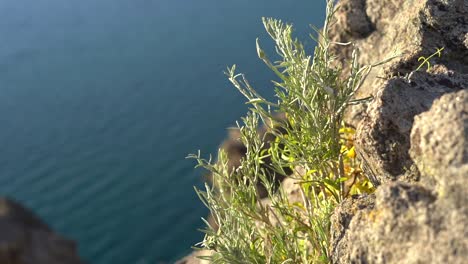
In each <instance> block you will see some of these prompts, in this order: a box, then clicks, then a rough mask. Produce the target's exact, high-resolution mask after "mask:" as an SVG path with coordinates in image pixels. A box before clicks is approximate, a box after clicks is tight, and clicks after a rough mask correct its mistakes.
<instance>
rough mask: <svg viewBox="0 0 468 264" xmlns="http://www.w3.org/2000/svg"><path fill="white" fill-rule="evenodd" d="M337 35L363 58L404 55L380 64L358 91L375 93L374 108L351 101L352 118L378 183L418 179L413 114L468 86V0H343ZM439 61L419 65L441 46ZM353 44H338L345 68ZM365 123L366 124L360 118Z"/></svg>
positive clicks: (365, 61) (363, 61) (370, 60)
mask: <svg viewBox="0 0 468 264" xmlns="http://www.w3.org/2000/svg"><path fill="white" fill-rule="evenodd" d="M338 3H339V5H340V6H341V8H340V9H339V10H338V12H337V13H336V18H337V23H336V24H335V25H334V27H333V28H332V31H331V34H330V35H331V38H332V39H333V40H334V41H337V42H350V41H351V42H353V43H354V46H355V47H356V48H357V49H358V50H359V51H360V60H359V62H360V63H361V64H366V65H369V64H373V63H377V62H380V61H383V60H385V59H386V58H389V57H392V56H393V55H395V54H401V56H399V57H397V58H396V59H394V60H392V61H391V62H389V63H387V64H385V65H384V66H383V67H381V68H380V69H379V70H374V71H373V72H372V73H371V74H370V76H369V78H368V79H367V80H366V81H365V82H364V84H363V86H362V87H361V89H360V90H359V91H358V93H357V95H356V96H357V97H359V98H362V97H368V96H373V97H374V98H375V99H374V100H373V101H372V102H371V103H370V104H369V106H368V107H366V106H360V107H352V108H351V111H349V113H348V116H347V121H348V123H350V124H352V125H355V126H358V131H357V137H356V144H357V147H358V149H361V155H362V156H363V158H365V159H366V161H367V163H368V164H369V167H371V168H372V169H373V170H374V171H373V174H374V175H376V179H375V182H374V183H375V184H377V185H378V184H380V183H382V182H385V181H392V180H396V179H397V178H401V179H403V180H407V181H411V180H417V178H418V173H417V172H415V171H413V169H412V165H413V162H412V161H411V159H410V157H409V155H408V149H409V133H410V131H411V127H412V123H413V119H414V116H415V115H417V114H419V113H422V112H425V111H427V110H428V109H429V107H430V106H431V104H432V101H433V100H435V99H436V98H438V97H440V96H441V95H442V94H444V93H448V92H454V91H457V90H460V89H467V88H468V76H467V75H466V74H467V73H468V46H467V45H466V38H467V36H468V35H467V34H468V1H465V0H413V1H406V0H385V1H384V0H341V1H338ZM442 47H443V48H444V50H443V51H442V56H441V57H438V56H435V57H434V58H433V59H432V60H431V61H430V62H431V64H432V65H436V64H438V65H439V66H437V67H434V68H432V70H430V71H425V69H426V66H424V67H423V68H422V69H421V70H420V71H419V72H417V73H414V74H411V77H410V78H406V76H407V75H408V74H410V73H411V72H412V71H414V70H415V69H416V68H417V67H418V66H419V65H420V63H421V62H420V61H418V59H419V58H420V57H421V56H424V57H429V56H430V55H431V54H433V53H434V52H435V51H436V50H437V49H438V48H442ZM352 48H353V47H352V46H350V45H349V46H339V45H335V46H333V49H334V53H335V54H336V55H337V58H338V59H339V61H338V64H340V65H342V66H343V67H344V68H345V69H346V65H347V63H349V61H350V59H351V51H352ZM361 121H363V122H361ZM405 172H408V173H405Z"/></svg>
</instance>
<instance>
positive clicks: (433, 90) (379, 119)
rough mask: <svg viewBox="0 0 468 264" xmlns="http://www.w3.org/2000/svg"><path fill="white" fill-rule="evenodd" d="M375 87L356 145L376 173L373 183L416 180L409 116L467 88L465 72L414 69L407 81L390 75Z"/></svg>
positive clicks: (411, 125)
mask: <svg viewBox="0 0 468 264" xmlns="http://www.w3.org/2000/svg"><path fill="white" fill-rule="evenodd" d="M379 87H380V89H379V91H378V92H377V94H376V96H375V97H376V98H375V100H374V101H373V102H372V103H371V104H370V105H369V107H368V109H367V112H366V116H365V117H364V118H363V119H362V121H361V122H360V124H359V125H358V129H357V133H356V148H357V149H358V150H360V151H359V154H360V155H361V157H362V158H363V159H365V160H366V162H367V163H368V164H369V166H370V167H371V168H372V169H373V171H372V172H369V173H368V174H372V175H378V176H377V177H376V179H373V184H374V185H376V186H377V185H379V184H381V183H383V182H387V181H393V180H397V179H398V180H405V181H416V180H418V178H419V176H418V175H419V174H418V173H417V172H415V171H414V167H413V164H414V163H413V160H412V159H411V157H410V155H409V153H408V151H409V149H410V133H411V129H412V127H413V120H414V117H415V116H416V115H419V114H421V113H423V112H425V111H427V110H429V108H430V107H431V105H432V103H433V102H434V100H436V99H437V98H439V97H440V96H442V95H443V94H445V93H450V92H456V91H458V90H461V89H467V88H468V75H463V74H458V73H456V72H453V71H450V70H448V69H447V68H446V67H444V66H442V65H436V66H435V67H434V68H432V69H431V70H430V71H428V72H415V73H414V74H413V75H412V76H411V79H410V81H408V80H407V79H406V78H403V77H393V78H390V79H388V80H381V81H380V82H379Z"/></svg>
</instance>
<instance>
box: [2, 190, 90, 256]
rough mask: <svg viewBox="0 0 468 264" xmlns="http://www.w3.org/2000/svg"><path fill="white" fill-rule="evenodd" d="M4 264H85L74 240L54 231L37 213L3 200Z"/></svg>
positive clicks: (5, 199) (8, 200)
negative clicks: (80, 257)
mask: <svg viewBox="0 0 468 264" xmlns="http://www.w3.org/2000/svg"><path fill="white" fill-rule="evenodd" d="M0 263H2V264H81V263H82V262H81V261H80V259H79V257H78V254H77V251H76V245H75V243H74V242H73V241H71V240H68V239H65V238H63V237H62V236H60V235H58V234H57V233H55V232H53V231H52V230H51V229H50V228H49V227H48V226H47V225H46V224H45V223H44V222H43V221H42V220H40V219H39V218H38V217H37V216H36V215H35V214H34V213H33V212H31V211H30V210H28V209H27V208H25V207H23V206H22V205H20V204H18V203H16V202H14V201H12V200H10V199H7V198H0Z"/></svg>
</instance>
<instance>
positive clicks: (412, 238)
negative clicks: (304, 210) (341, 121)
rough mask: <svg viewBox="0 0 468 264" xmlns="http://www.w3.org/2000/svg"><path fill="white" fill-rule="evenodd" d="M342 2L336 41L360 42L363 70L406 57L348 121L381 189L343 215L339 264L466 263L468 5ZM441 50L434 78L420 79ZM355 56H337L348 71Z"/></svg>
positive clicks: (384, 72) (375, 80) (459, 0)
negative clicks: (428, 59) (428, 60)
mask: <svg viewBox="0 0 468 264" xmlns="http://www.w3.org/2000/svg"><path fill="white" fill-rule="evenodd" d="M339 2H340V3H341V4H342V5H343V6H344V7H346V8H342V9H340V10H339V11H338V13H337V18H338V23H337V24H336V27H335V28H334V31H333V32H332V33H333V34H332V37H333V38H334V40H336V41H340V42H347V41H353V42H355V43H356V44H355V46H356V47H357V48H358V49H359V50H360V51H361V54H362V55H363V56H362V57H361V59H360V63H363V64H370V63H374V62H378V61H381V60H383V59H384V58H386V57H389V56H391V55H392V53H394V52H395V51H396V53H403V55H402V56H400V57H398V58H397V59H395V60H393V61H391V62H390V63H388V64H386V65H385V66H384V67H383V68H382V69H381V70H380V71H374V72H373V73H372V74H371V75H370V76H369V78H368V79H367V80H366V82H365V83H364V85H363V86H362V89H361V90H360V91H359V93H358V96H359V97H365V96H369V95H372V96H373V97H374V100H373V101H372V102H371V103H369V104H368V105H367V106H363V107H361V108H357V109H354V111H351V112H349V113H348V116H347V118H348V122H349V123H351V124H354V125H356V126H357V127H358V130H357V134H356V145H357V146H356V147H357V149H358V151H359V152H360V155H361V157H362V158H363V161H364V165H365V171H366V172H367V175H369V176H371V180H372V181H373V183H374V184H375V185H380V186H379V187H378V189H377V191H376V193H375V196H360V197H353V198H351V199H348V200H346V201H345V202H343V203H342V204H341V205H340V206H338V208H337V209H336V211H335V213H334V215H333V217H332V230H331V233H332V237H331V246H330V247H331V248H330V251H331V253H332V262H333V263H466V260H467V259H468V228H466V226H467V224H468V45H467V43H468V41H467V37H468V1H465V0H413V1H404V0H389V1H387V0H386V1H383V0H342V1H339ZM350 7H354V8H355V9H358V10H353V11H352V12H350V11H349V8H350ZM356 14H363V15H365V16H361V17H356V16H357V15H356ZM365 23H369V24H368V26H365ZM441 47H444V51H443V52H442V56H441V57H440V58H439V57H437V56H436V57H434V58H433V59H432V60H431V64H432V67H431V68H430V69H427V65H425V66H424V68H422V69H421V70H419V71H417V72H412V71H414V70H415V69H416V68H417V67H418V65H419V64H420V62H418V58H419V57H420V56H424V57H428V56H429V55H431V54H432V53H434V52H435V50H436V49H437V48H441ZM350 51H351V48H350V47H336V48H335V50H334V52H335V53H336V54H337V55H338V57H341V58H343V59H342V60H341V61H339V62H338V63H340V64H341V65H343V66H345V67H346V62H347V61H348V60H349V59H350Z"/></svg>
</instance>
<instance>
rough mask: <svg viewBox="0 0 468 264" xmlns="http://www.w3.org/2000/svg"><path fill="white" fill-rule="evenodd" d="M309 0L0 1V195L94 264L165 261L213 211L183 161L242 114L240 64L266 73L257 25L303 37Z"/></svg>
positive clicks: (318, 15) (318, 4)
mask: <svg viewBox="0 0 468 264" xmlns="http://www.w3.org/2000/svg"><path fill="white" fill-rule="evenodd" d="M324 2H325V1H324V0H323V1H321V0H320V1H317V0H256V1H252V0H236V1H219V0H197V1H193V0H22V1H18V0H2V1H0V124H1V129H0V195H7V196H10V197H13V198H15V199H16V200H19V201H20V202H22V203H23V204H25V205H27V206H28V207H31V208H33V209H34V210H35V211H36V212H37V214H39V215H40V216H41V217H42V218H44V219H45V220H46V222H47V223H49V224H50V225H51V226H52V227H53V228H54V229H55V230H57V231H58V232H60V233H62V234H64V235H66V236H67V237H69V238H72V239H75V240H76V241H77V242H78V243H79V252H80V255H81V256H82V257H83V258H84V259H85V260H87V261H88V262H89V263H91V264H107V263H112V264H133V263H138V264H143V263H172V262H173V261H174V260H175V259H177V258H178V257H180V256H183V255H184V254H186V253H188V252H189V251H190V246H192V245H193V244H195V243H196V242H198V241H200V240H201V239H202V234H201V233H200V232H198V231H197V230H196V229H197V228H199V227H201V226H202V224H201V220H200V217H203V216H205V215H206V214H207V211H206V209H205V208H203V206H202V204H201V203H200V202H199V200H198V198H197V197H196V195H195V193H194V191H193V186H194V185H195V186H201V184H202V182H201V173H202V172H201V171H195V170H194V169H193V166H194V161H193V160H185V159H184V157H185V156H186V155H187V154H188V153H195V152H196V151H197V150H198V149H201V150H202V151H203V153H205V154H209V153H215V151H216V149H217V146H218V144H219V142H220V141H221V140H222V139H223V137H224V136H225V134H226V128H227V127H229V126H231V125H232V124H233V123H234V121H235V120H237V119H239V117H240V116H241V115H242V114H244V113H245V111H246V106H245V105H244V104H243V102H244V99H243V98H242V97H241V95H239V94H238V92H237V91H235V90H234V89H233V88H232V87H231V86H230V85H229V83H228V82H227V81H226V78H225V76H224V75H223V73H222V72H223V71H224V69H225V68H226V66H230V65H232V64H234V63H235V64H237V65H238V69H239V70H240V71H242V72H244V73H246V74H247V76H248V78H249V79H250V80H251V82H252V84H253V85H254V86H255V87H257V88H258V89H259V90H260V91H262V92H264V93H266V94H271V84H270V82H269V80H270V79H271V78H272V75H271V74H270V73H269V71H268V70H267V69H266V67H264V66H263V64H262V63H261V62H260V61H259V60H258V59H257V58H256V50H255V38H256V37H260V39H261V42H262V43H265V46H266V47H267V50H268V51H270V53H272V47H271V45H270V46H268V45H267V44H268V43H270V42H269V39H268V38H267V36H266V34H265V33H264V31H263V27H262V25H261V17H262V16H272V17H277V18H281V19H283V20H285V21H289V22H293V23H294V24H295V25H296V28H297V36H298V37H300V38H301V39H304V40H305V41H306V42H307V43H308V45H309V48H310V49H312V45H313V44H312V41H311V40H308V38H307V33H308V32H309V31H310V30H309V28H308V25H309V24H315V25H321V21H322V20H323V17H324V6H325V3H324Z"/></svg>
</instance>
